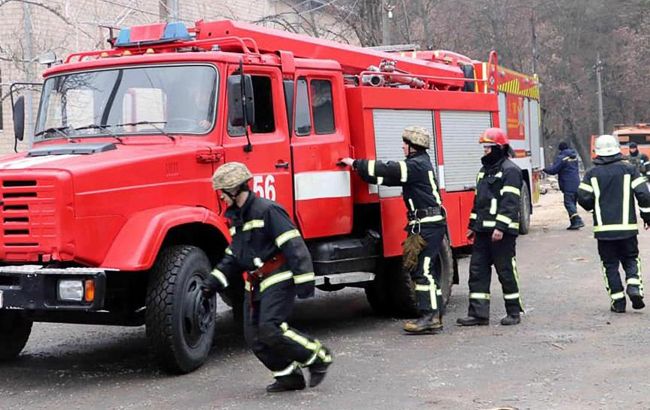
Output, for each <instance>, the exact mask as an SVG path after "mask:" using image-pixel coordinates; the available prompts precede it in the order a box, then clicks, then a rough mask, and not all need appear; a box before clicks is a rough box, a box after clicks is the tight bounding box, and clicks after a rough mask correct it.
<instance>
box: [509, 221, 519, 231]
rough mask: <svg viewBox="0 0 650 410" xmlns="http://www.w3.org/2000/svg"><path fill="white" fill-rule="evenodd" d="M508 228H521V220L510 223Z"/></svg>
mask: <svg viewBox="0 0 650 410" xmlns="http://www.w3.org/2000/svg"><path fill="white" fill-rule="evenodd" d="M508 228H511V229H516V230H519V222H512V223H510V224H508Z"/></svg>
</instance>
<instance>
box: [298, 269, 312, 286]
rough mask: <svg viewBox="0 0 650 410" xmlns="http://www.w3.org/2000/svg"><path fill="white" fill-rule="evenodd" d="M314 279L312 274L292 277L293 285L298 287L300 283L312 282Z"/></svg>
mask: <svg viewBox="0 0 650 410" xmlns="http://www.w3.org/2000/svg"><path fill="white" fill-rule="evenodd" d="M315 279H316V275H315V274H314V272H308V273H303V274H301V275H294V277H293V283H295V284H296V285H300V284H301V283H306V282H313V281H314V280H315Z"/></svg>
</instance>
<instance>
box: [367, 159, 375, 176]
mask: <svg viewBox="0 0 650 410" xmlns="http://www.w3.org/2000/svg"><path fill="white" fill-rule="evenodd" d="M368 175H370V176H371V177H374V176H375V160H374V159H371V160H368Z"/></svg>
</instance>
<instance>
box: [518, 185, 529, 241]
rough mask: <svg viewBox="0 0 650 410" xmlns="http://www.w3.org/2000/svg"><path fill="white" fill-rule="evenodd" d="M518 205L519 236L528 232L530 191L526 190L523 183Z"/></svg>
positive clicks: (526, 187)
mask: <svg viewBox="0 0 650 410" xmlns="http://www.w3.org/2000/svg"><path fill="white" fill-rule="evenodd" d="M520 205H521V208H520V210H519V233H520V234H521V235H526V234H527V233H528V231H529V230H530V191H529V189H528V184H527V183H525V182H524V183H523V185H522V186H521V195H520Z"/></svg>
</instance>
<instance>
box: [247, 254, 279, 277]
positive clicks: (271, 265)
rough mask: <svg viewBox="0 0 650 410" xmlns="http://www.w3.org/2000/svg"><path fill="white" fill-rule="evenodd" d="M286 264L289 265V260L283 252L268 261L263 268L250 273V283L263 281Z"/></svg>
mask: <svg viewBox="0 0 650 410" xmlns="http://www.w3.org/2000/svg"><path fill="white" fill-rule="evenodd" d="M285 263H287V258H285V257H284V255H283V254H282V252H278V253H276V254H275V255H273V256H272V257H271V258H270V259H267V260H266V262H264V264H263V265H262V266H261V267H259V268H257V269H255V270H254V271H252V272H249V273H248V280H249V281H250V282H259V281H261V280H264V279H266V278H267V277H268V276H270V275H271V274H272V273H274V272H275V271H277V270H278V269H280V267H281V266H282V265H284V264H285Z"/></svg>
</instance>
